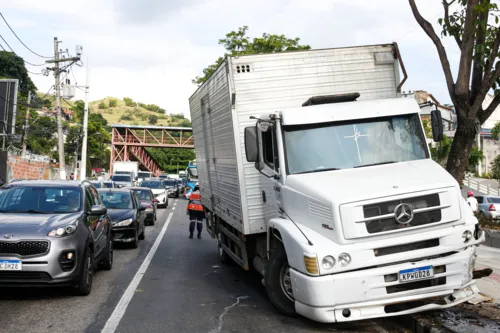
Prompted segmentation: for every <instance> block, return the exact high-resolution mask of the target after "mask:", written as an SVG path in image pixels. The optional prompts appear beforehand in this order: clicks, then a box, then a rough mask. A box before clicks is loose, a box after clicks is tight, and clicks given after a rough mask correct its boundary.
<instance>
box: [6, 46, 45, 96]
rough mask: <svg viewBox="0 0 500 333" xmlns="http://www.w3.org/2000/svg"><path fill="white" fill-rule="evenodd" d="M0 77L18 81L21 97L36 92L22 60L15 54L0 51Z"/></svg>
mask: <svg viewBox="0 0 500 333" xmlns="http://www.w3.org/2000/svg"><path fill="white" fill-rule="evenodd" d="M0 76H1V77H6V78H9V79H18V80H19V91H20V92H21V94H22V95H26V96H27V95H28V91H31V92H32V93H35V92H36V90H37V89H36V86H35V84H34V83H33V81H31V78H30V77H29V74H28V70H27V69H26V66H25V65H24V60H23V58H21V57H18V56H17V55H16V54H14V53H12V52H7V51H0Z"/></svg>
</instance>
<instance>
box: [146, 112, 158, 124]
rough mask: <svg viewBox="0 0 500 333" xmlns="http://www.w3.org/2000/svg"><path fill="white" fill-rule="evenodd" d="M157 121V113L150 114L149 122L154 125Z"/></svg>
mask: <svg viewBox="0 0 500 333" xmlns="http://www.w3.org/2000/svg"><path fill="white" fill-rule="evenodd" d="M157 122H158V117H157V116H155V115H153V114H152V115H150V116H149V117H148V123H150V124H151V125H154V124H156V123H157Z"/></svg>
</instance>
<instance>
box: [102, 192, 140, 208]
mask: <svg viewBox="0 0 500 333" xmlns="http://www.w3.org/2000/svg"><path fill="white" fill-rule="evenodd" d="M99 195H100V196H101V200H102V203H103V204H104V206H106V208H109V209H133V208H134V206H133V204H132V197H131V196H130V192H99Z"/></svg>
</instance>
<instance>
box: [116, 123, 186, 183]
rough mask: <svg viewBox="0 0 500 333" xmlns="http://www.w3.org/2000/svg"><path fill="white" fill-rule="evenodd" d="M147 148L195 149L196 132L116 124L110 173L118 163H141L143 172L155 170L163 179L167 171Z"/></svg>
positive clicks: (175, 128)
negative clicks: (194, 134)
mask: <svg viewBox="0 0 500 333" xmlns="http://www.w3.org/2000/svg"><path fill="white" fill-rule="evenodd" d="M146 147H156V148H190V149H194V139H193V129H192V128H190V127H163V126H136V125H112V126H111V163H110V173H113V163H114V162H115V161H138V162H139V169H141V170H144V171H151V172H152V173H153V174H154V175H155V176H159V175H160V174H161V173H162V172H163V171H162V170H161V168H160V166H159V165H158V163H156V161H155V160H154V159H153V157H152V156H151V155H150V154H149V153H148V151H147V150H146Z"/></svg>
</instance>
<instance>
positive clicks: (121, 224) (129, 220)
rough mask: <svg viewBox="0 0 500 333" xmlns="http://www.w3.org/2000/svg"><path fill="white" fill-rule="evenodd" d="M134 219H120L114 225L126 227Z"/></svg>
mask: <svg viewBox="0 0 500 333" xmlns="http://www.w3.org/2000/svg"><path fill="white" fill-rule="evenodd" d="M133 221H134V220H133V219H126V220H123V221H120V222H118V223H116V224H115V225H114V227H126V226H128V225H130V224H131V223H132V222H133Z"/></svg>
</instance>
